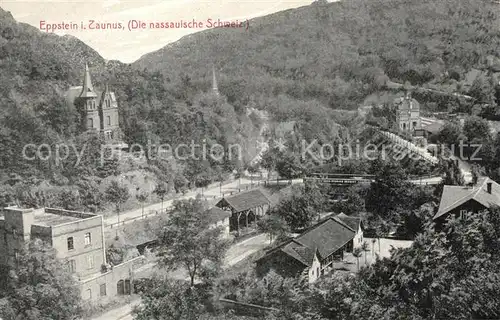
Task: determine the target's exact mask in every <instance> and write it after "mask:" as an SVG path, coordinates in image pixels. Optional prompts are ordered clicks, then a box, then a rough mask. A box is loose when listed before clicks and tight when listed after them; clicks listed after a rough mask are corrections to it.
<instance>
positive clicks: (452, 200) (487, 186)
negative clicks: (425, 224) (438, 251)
mask: <svg viewBox="0 0 500 320" xmlns="http://www.w3.org/2000/svg"><path fill="white" fill-rule="evenodd" d="M492 206H500V185H499V184H498V183H496V182H495V181H493V180H491V179H490V178H488V177H482V178H479V179H478V181H477V183H476V185H475V186H472V187H471V186H444V188H443V194H442V195H441V201H440V203H439V209H438V211H437V213H436V214H435V215H434V221H436V222H437V223H439V224H440V223H444V222H445V220H446V218H447V217H450V216H452V215H453V216H455V217H463V216H465V215H466V214H469V213H478V212H482V211H484V210H488V209H489V208H491V207H492Z"/></svg>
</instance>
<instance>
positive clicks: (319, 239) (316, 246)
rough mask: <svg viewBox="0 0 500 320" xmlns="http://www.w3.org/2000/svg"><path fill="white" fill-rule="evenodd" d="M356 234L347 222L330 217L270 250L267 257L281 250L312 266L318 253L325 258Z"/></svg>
mask: <svg viewBox="0 0 500 320" xmlns="http://www.w3.org/2000/svg"><path fill="white" fill-rule="evenodd" d="M354 235H355V232H354V231H353V230H352V229H351V228H350V227H348V226H347V225H346V224H344V223H342V222H339V221H337V220H336V219H334V218H328V219H325V220H323V221H321V222H320V223H318V224H316V225H314V226H312V227H310V228H309V229H307V230H306V231H304V232H303V233H302V234H301V235H299V236H298V237H296V238H294V239H291V240H288V241H286V242H285V243H283V244H281V245H280V246H278V247H277V248H275V249H273V250H271V251H269V252H268V253H267V254H266V257H267V256H269V255H272V254H273V253H275V252H276V251H278V250H280V251H282V252H284V253H285V254H287V255H288V256H290V257H292V258H294V259H295V260H297V261H299V262H301V263H302V264H303V265H305V266H311V265H312V263H313V261H314V257H315V255H316V254H318V255H319V258H321V259H324V258H326V257H328V256H330V255H331V254H333V253H335V252H336V251H338V250H339V249H340V248H342V247H343V246H344V245H345V244H346V243H348V242H349V241H351V240H352V239H353V238H354Z"/></svg>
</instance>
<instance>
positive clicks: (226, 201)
mask: <svg viewBox="0 0 500 320" xmlns="http://www.w3.org/2000/svg"><path fill="white" fill-rule="evenodd" d="M215 206H216V207H218V208H220V209H222V210H224V211H228V212H230V213H231V216H230V218H229V230H230V231H239V230H240V228H242V227H245V228H246V227H248V226H249V225H250V224H251V223H253V222H255V221H256V220H257V219H258V218H259V217H262V216H264V215H265V214H266V213H267V211H268V210H269V208H270V206H271V201H270V200H269V198H268V197H267V196H266V195H265V194H264V193H263V192H262V190H260V189H253V190H250V191H246V192H241V193H238V194H236V195H233V196H229V197H224V198H222V199H221V200H220V201H219V202H217V204H216V205H215Z"/></svg>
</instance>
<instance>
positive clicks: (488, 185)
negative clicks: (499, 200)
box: [486, 182, 493, 194]
mask: <svg viewBox="0 0 500 320" xmlns="http://www.w3.org/2000/svg"><path fill="white" fill-rule="evenodd" d="M492 187H493V183H492V182H488V183H487V184H486V192H488V193H489V194H491V189H492Z"/></svg>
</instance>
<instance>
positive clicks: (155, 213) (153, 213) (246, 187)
mask: <svg viewBox="0 0 500 320" xmlns="http://www.w3.org/2000/svg"><path fill="white" fill-rule="evenodd" d="M287 181H288V180H287ZM264 185H268V183H267V182H266V181H264V182H261V181H256V182H255V183H253V184H250V185H244V186H241V187H239V188H235V189H234V190H233V191H225V192H222V194H221V195H213V196H205V195H202V197H203V198H204V199H205V200H206V201H208V200H217V199H221V198H223V197H227V196H231V195H234V194H238V193H240V192H245V191H248V190H252V189H255V188H259V187H261V186H264ZM172 200H175V199H172ZM169 209H170V207H166V208H164V209H163V211H162V210H148V211H147V213H144V215H138V216H136V217H131V218H125V219H123V220H122V221H120V222H113V223H105V227H106V228H110V229H113V228H116V227H120V226H124V225H126V224H128V223H131V222H134V221H137V220H142V219H146V218H150V217H155V216H159V215H163V214H168V213H169V211H170V210H169Z"/></svg>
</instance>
